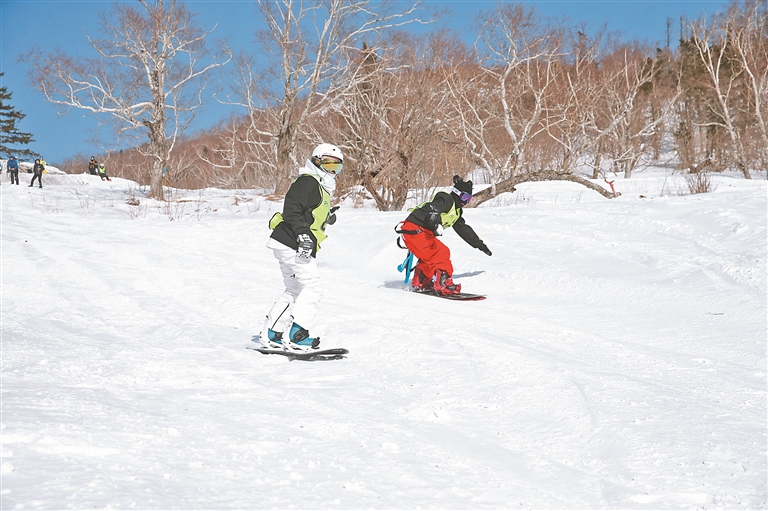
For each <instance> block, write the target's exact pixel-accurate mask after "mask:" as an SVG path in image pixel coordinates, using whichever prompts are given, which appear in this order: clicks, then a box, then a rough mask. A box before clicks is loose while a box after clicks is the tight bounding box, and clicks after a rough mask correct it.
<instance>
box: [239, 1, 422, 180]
mask: <svg viewBox="0 0 768 511" xmlns="http://www.w3.org/2000/svg"><path fill="white" fill-rule="evenodd" d="M258 4H259V8H260V9H261V13H262V15H263V16H264V19H265V20H266V22H267V26H268V27H269V28H268V29H267V30H264V31H261V32H259V34H258V36H259V39H260V41H261V42H262V46H263V48H264V53H263V55H265V56H267V57H266V58H269V59H270V62H271V64H272V68H271V72H270V73H267V74H266V76H267V77H269V78H270V80H261V77H259V76H258V75H262V77H263V76H265V73H264V72H263V71H261V72H259V71H257V70H256V69H257V68H256V67H255V66H254V64H255V60H253V59H251V60H249V59H243V60H242V61H241V62H240V65H241V66H242V69H240V70H239V71H238V72H239V75H240V78H241V79H240V80H239V85H240V88H239V91H236V94H235V99H232V98H229V99H228V100H227V102H229V103H232V104H239V105H241V106H243V107H245V108H246V109H247V110H248V115H249V118H250V119H256V118H257V117H258V119H259V120H260V121H261V122H263V124H261V125H255V124H252V125H251V128H252V129H251V131H250V134H251V135H256V136H257V138H258V139H259V140H260V141H261V142H259V143H263V137H265V136H266V137H268V142H269V143H270V144H272V147H273V149H272V150H271V151H270V152H273V153H274V154H275V160H276V169H275V176H274V177H275V193H278V194H282V193H285V192H286V191H287V189H288V186H289V185H290V182H291V176H292V175H293V174H294V169H295V167H296V166H297V165H298V164H299V161H298V155H297V147H298V144H299V141H300V139H301V137H302V136H303V130H304V129H305V125H306V121H307V119H308V118H309V117H311V116H312V115H315V114H321V113H322V111H323V110H324V109H326V108H328V106H329V105H330V104H331V102H332V101H334V100H335V99H338V98H339V97H340V96H341V95H343V94H344V92H345V91H348V90H349V88H350V86H351V85H352V84H354V83H355V81H356V80H357V79H358V78H357V72H358V71H359V69H357V68H356V67H355V63H358V64H359V59H357V55H358V52H359V50H358V49H359V48H360V46H361V43H362V42H363V39H364V38H369V39H371V40H375V39H377V37H378V35H379V34H381V33H382V31H384V30H387V29H390V28H393V27H398V26H402V25H405V24H408V23H413V22H420V21H421V20H420V19H419V18H418V17H416V13H417V12H418V8H419V2H418V1H417V2H415V3H413V4H411V5H409V6H407V7H406V8H404V9H402V10H398V11H393V10H392V9H393V7H398V6H399V5H401V4H399V3H397V2H379V1H373V0H353V1H350V0H323V1H320V2H304V1H301V0H258ZM256 110H264V111H265V112H268V114H269V115H270V116H271V117H266V118H265V117H264V116H257V117H254V115H255V111H256ZM265 121H266V122H265ZM329 142H333V140H329Z"/></svg>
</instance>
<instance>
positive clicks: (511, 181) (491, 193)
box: [471, 170, 621, 207]
mask: <svg viewBox="0 0 768 511" xmlns="http://www.w3.org/2000/svg"><path fill="white" fill-rule="evenodd" d="M529 181H571V182H573V183H578V184H580V185H582V186H586V187H587V188H589V189H591V190H594V191H596V192H597V193H599V194H600V195H602V196H603V197H605V198H607V199H613V198H615V197H618V196H619V195H621V194H620V193H618V192H613V191H611V190H606V189H605V188H603V187H602V186H600V185H598V184H595V183H593V182H592V181H590V180H588V179H585V178H583V177H581V176H576V175H574V174H570V173H563V172H555V171H554V170H542V171H540V172H528V173H525V174H520V175H519V176H514V177H510V178H508V179H505V180H504V181H501V182H499V183H496V184H495V185H493V186H491V187H490V188H486V189H485V190H482V191H480V192H477V193H476V194H474V195H473V196H472V202H471V207H477V206H479V205H480V204H482V203H483V202H485V201H487V200H490V199H493V198H494V197H496V196H497V195H500V194H502V193H506V192H509V193H512V192H514V191H515V186H517V185H519V184H520V183H526V182H529Z"/></svg>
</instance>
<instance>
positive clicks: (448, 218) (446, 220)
mask: <svg viewBox="0 0 768 511" xmlns="http://www.w3.org/2000/svg"><path fill="white" fill-rule="evenodd" d="M437 193H448V192H437ZM437 193H436V194H435V195H434V196H433V197H432V200H428V201H426V202H422V203H421V204H419V205H418V206H416V207H415V208H413V209H409V210H408V211H413V210H414V209H419V208H421V207H423V206H424V205H425V204H428V203H430V202H432V201H433V200H435V197H437ZM451 198H453V197H451ZM459 218H461V212H460V211H459V210H458V209H457V208H456V203H455V202H453V203H452V205H451V209H450V210H449V211H448V212H447V213H440V224H441V225H442V226H443V229H448V228H449V227H453V224H455V223H456V222H458V221H459Z"/></svg>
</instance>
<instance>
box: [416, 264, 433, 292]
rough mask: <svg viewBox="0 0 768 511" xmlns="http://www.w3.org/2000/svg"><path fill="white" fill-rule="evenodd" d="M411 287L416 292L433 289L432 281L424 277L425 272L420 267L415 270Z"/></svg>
mask: <svg viewBox="0 0 768 511" xmlns="http://www.w3.org/2000/svg"><path fill="white" fill-rule="evenodd" d="M411 286H413V288H414V289H415V290H416V291H426V290H428V289H432V279H430V278H429V277H427V276H426V275H424V272H423V271H421V268H419V267H418V266H417V267H416V269H415V270H413V280H411Z"/></svg>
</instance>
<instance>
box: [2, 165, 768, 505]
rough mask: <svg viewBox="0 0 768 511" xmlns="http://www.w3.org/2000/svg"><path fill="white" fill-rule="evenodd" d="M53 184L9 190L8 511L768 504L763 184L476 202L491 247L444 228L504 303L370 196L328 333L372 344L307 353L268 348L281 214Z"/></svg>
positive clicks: (331, 251) (553, 188) (5, 329)
mask: <svg viewBox="0 0 768 511" xmlns="http://www.w3.org/2000/svg"><path fill="white" fill-rule="evenodd" d="M44 179H45V180H46V181H45V183H44V186H45V188H44V189H42V190H39V189H37V188H34V189H30V188H27V187H26V186H9V185H8V183H7V182H6V181H5V177H4V181H3V183H2V186H1V187H0V199H2V219H1V223H2V368H1V369H2V426H1V427H2V430H1V431H2V464H1V465H0V467H1V470H0V472H1V475H2V490H1V491H0V499H1V504H2V505H1V506H0V507H2V509H86V508H113V509H129V508H140V509H262V508H284V509H360V508H375V509H402V508H428V509H435V508H439V509H498V508H507V509H511V508H515V509H517V508H529V509H530V508H535V509H552V508H558V509H587V508H596V509H607V508H611V509H616V508H622V509H661V508H664V509H703V508H706V509H756V508H765V507H766V499H767V497H766V494H767V491H766V480H767V472H766V381H767V379H766V378H767V377H766V344H767V337H766V336H767V333H766V206H767V204H766V202H767V201H766V196H767V188H766V182H765V181H764V180H763V181H758V180H756V181H752V182H749V181H745V180H742V179H735V178H729V177H719V178H717V179H716V180H715V184H716V186H717V189H716V191H715V192H714V193H710V194H702V195H687V196H680V195H679V194H678V193H677V192H679V191H680V190H682V189H683V188H684V185H683V184H681V182H679V181H676V180H675V179H679V178H676V177H674V176H666V175H664V174H663V173H652V172H648V173H645V174H637V175H636V176H635V177H634V178H633V179H632V180H629V181H623V180H620V179H618V180H617V182H616V186H617V189H618V190H620V191H622V192H623V195H622V197H620V198H618V199H614V200H610V201H609V200H606V199H604V198H603V197H601V196H599V195H598V194H596V193H594V192H591V191H588V190H586V189H584V188H580V187H578V186H577V185H573V184H569V183H535V184H528V185H521V186H520V187H518V188H519V190H518V192H516V193H515V194H512V195H506V196H502V197H499V198H498V199H497V201H496V202H495V204H496V205H493V204H487V205H484V207H481V208H478V209H469V210H467V211H466V212H465V217H466V219H467V221H468V223H469V224H470V225H472V226H473V227H474V228H475V230H476V231H477V232H478V233H479V234H480V236H481V237H482V238H483V239H484V240H485V241H486V242H487V244H488V246H489V247H490V248H491V250H493V257H490V258H489V257H487V256H486V255H484V254H483V253H481V252H480V251H478V250H474V249H472V248H470V247H469V246H467V245H466V244H464V243H463V242H462V241H461V239H459V238H458V236H456V235H455V233H453V232H452V231H449V232H447V233H446V235H445V236H444V241H445V242H446V243H447V244H448V245H449V246H450V247H451V250H452V255H453V260H454V264H455V267H456V280H457V281H458V282H461V284H462V286H463V288H464V290H466V291H469V292H477V293H484V294H487V295H488V299H487V300H485V301H482V302H464V303H456V302H449V301H446V300H440V299H437V298H433V297H428V296H420V295H415V294H409V293H407V292H405V291H404V290H403V282H402V274H399V273H397V270H396V267H397V265H398V264H399V263H400V262H401V261H402V259H403V258H404V256H405V251H403V250H400V249H398V248H397V246H396V244H395V239H396V235H395V233H394V231H393V227H394V225H395V224H396V223H397V222H398V221H400V220H402V219H403V218H404V217H405V213H403V212H397V213H382V212H377V211H375V210H373V209H371V208H363V209H354V208H352V207H351V206H349V205H345V206H344V207H342V209H341V210H340V211H339V212H338V217H339V221H338V222H337V223H336V225H334V226H332V227H330V228H329V231H328V233H329V235H330V237H329V238H328V240H327V241H326V242H325V243H324V245H323V249H322V251H321V252H320V256H319V259H318V261H319V266H320V270H321V272H322V277H323V280H324V283H325V285H326V291H325V296H324V298H323V301H322V304H321V307H320V312H319V316H318V318H317V324H316V325H314V326H313V327H312V328H311V331H312V333H314V334H319V335H320V336H321V338H322V344H323V345H324V346H326V347H335V346H342V347H346V348H348V349H349V350H350V354H349V356H348V357H347V358H346V359H344V360H340V361H331V362H300V361H294V362H291V361H289V360H287V359H285V358H283V357H279V356H265V355H261V354H259V353H257V352H254V351H252V350H247V349H245V346H246V345H247V344H248V343H249V342H250V339H251V337H252V336H253V335H254V334H256V333H258V331H259V329H260V327H261V321H262V319H263V316H264V314H265V313H266V311H267V309H268V308H269V306H270V305H271V303H272V301H273V300H274V299H275V298H276V297H277V295H278V294H279V293H280V291H281V287H280V276H279V271H278V268H277V264H276V262H275V261H274V258H273V257H272V254H271V252H270V251H269V250H268V249H266V248H265V246H264V245H265V243H266V241H267V237H268V234H269V231H268V228H267V222H268V219H269V218H270V216H271V214H272V213H273V212H274V211H278V210H280V208H281V204H279V203H275V202H270V201H267V200H265V199H264V198H263V197H262V196H259V195H257V194H255V193H254V192H252V191H224V190H205V191H202V192H200V191H195V192H192V191H190V192H182V191H176V192H174V193H173V199H174V200H173V201H172V202H169V203H167V204H158V203H155V202H152V201H148V200H146V199H143V194H142V192H143V189H142V188H141V187H138V186H136V185H135V184H133V183H129V182H127V181H124V180H120V179H114V180H113V181H112V182H111V183H107V182H102V181H100V180H99V179H98V178H96V177H92V176H87V175H83V176H49V177H46V178H44ZM641 195H642V196H643V198H641V197H640V196H641ZM132 198H137V199H140V200H141V202H140V204H139V205H138V206H131V205H129V204H127V203H126V201H127V200H128V199H132Z"/></svg>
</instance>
